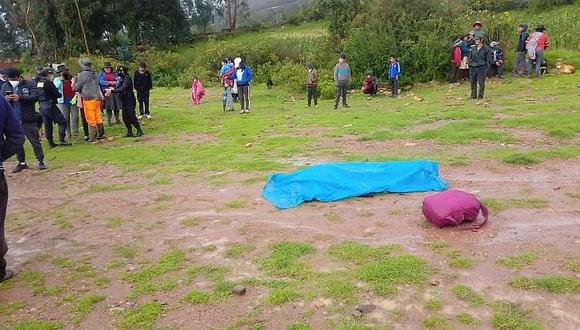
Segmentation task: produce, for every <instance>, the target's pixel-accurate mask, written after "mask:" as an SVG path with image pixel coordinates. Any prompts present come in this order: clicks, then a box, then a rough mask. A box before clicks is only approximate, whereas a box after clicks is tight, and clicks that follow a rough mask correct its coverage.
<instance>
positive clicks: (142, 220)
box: [0, 141, 580, 329]
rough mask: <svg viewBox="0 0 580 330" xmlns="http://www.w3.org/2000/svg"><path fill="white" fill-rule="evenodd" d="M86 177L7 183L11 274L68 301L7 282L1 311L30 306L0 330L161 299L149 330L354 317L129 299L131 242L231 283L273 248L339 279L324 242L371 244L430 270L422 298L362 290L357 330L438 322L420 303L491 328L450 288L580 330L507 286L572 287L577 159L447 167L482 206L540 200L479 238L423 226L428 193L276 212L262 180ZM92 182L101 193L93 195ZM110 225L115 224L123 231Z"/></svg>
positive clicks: (547, 305)
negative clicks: (310, 248)
mask: <svg viewBox="0 0 580 330" xmlns="http://www.w3.org/2000/svg"><path fill="white" fill-rule="evenodd" d="M353 143H355V142H354V141H347V143H346V144H345V145H346V146H347V147H349V148H350V147H352V148H362V149H364V148H367V149H373V148H379V147H384V146H377V145H372V144H371V143H368V144H364V142H359V143H363V144H364V145H358V146H349V144H353ZM397 143H398V144H400V145H402V146H406V147H407V148H418V149H421V150H422V149H425V148H431V147H432V146H430V145H429V143H418V144H417V145H406V144H405V142H404V141H403V142H400V143H399V142H397ZM391 147H392V146H391ZM290 161H291V162H292V161H293V160H290ZM302 161H304V160H302ZM318 161H320V160H319V159H312V160H310V159H308V160H306V161H305V162H306V163H310V162H312V163H316V162H318ZM86 165H87V164H78V165H77V166H71V167H64V168H60V169H54V170H50V171H48V172H44V173H39V172H38V171H25V172H23V173H21V174H18V175H14V174H10V175H9V176H8V182H9V185H10V193H11V195H10V201H9V216H8V220H7V228H8V231H7V236H8V244H9V246H10V251H9V253H8V256H7V259H8V263H9V266H10V267H11V268H12V269H14V270H15V271H17V272H23V271H31V270H32V271H40V272H42V273H43V274H44V277H45V280H46V283H45V286H46V287H65V290H64V291H63V292H58V293H56V294H52V295H51V294H39V293H35V292H34V290H33V288H32V287H31V285H30V284H29V283H27V282H26V281H24V280H23V279H19V278H18V277H17V278H16V279H15V280H14V281H13V284H11V285H10V286H6V287H3V288H1V289H0V297H1V301H2V302H14V301H19V302H23V303H24V305H23V307H21V308H20V309H18V310H16V311H14V312H12V313H10V314H9V315H8V314H5V315H1V314H0V322H1V324H2V325H3V326H7V327H10V326H11V325H13V324H15V323H14V322H16V321H21V320H30V319H37V320H55V321H60V322H63V324H64V327H65V328H67V329H68V328H71V329H72V328H84V329H106V328H115V327H116V326H117V324H118V323H117V322H118V319H117V318H118V313H122V312H124V311H126V310H129V309H131V308H134V306H139V305H140V304H142V303H145V302H147V301H159V302H161V303H162V304H163V306H165V308H164V312H163V314H162V316H161V317H160V318H159V319H158V320H157V322H156V323H155V326H154V327H155V328H170V329H173V328H182V329H206V328H210V327H218V328H220V327H228V326H233V327H239V328H248V329H249V328H253V327H254V326H257V325H260V326H263V327H265V328H267V329H285V328H286V327H287V326H288V325H289V324H292V323H295V322H297V321H298V320H306V321H307V322H308V323H310V325H311V326H312V327H313V328H316V329H320V328H327V327H328V320H340V318H341V317H347V318H349V317H350V316H349V314H348V313H347V314H346V315H344V311H342V310H341V309H340V307H341V304H342V303H340V302H337V301H333V300H332V299H323V298H322V297H312V298H311V299H302V300H298V301H293V302H289V303H286V304H282V305H279V306H264V305H263V304H262V303H260V301H261V300H262V299H263V298H264V297H265V296H267V294H268V289H266V288H262V287H259V286H256V287H248V293H247V294H246V295H245V296H241V297H239V296H232V297H231V298H230V299H228V300H226V301H220V302H216V303H213V304H209V305H192V304H189V303H187V302H184V301H183V300H182V297H183V296H184V295H185V294H186V293H187V292H188V291H189V290H191V289H192V288H194V287H196V288H204V287H207V286H208V285H209V284H208V283H207V282H204V280H197V281H194V282H193V283H187V284H183V285H178V286H177V287H176V288H174V289H173V290H168V291H158V292H154V293H152V294H150V295H144V296H141V297H139V298H137V299H135V300H133V301H131V300H128V299H126V297H127V295H128V294H129V292H130V291H131V289H132V287H131V283H128V282H126V281H124V280H123V279H122V274H123V273H125V272H132V271H134V270H137V269H140V268H141V267H143V263H140V262H139V261H138V260H137V261H133V262H130V261H126V262H124V263H123V264H122V265H120V266H119V267H111V266H110V264H111V262H113V261H115V260H117V259H118V258H117V257H115V256H114V254H113V252H112V246H113V245H115V244H128V243H131V244H135V245H137V246H138V247H139V249H140V250H139V257H140V258H141V259H147V260H149V261H150V262H153V263H154V262H155V260H157V258H158V257H159V256H160V255H162V254H164V253H166V252H167V251H169V250H170V249H172V248H179V249H182V250H184V251H187V253H188V257H187V258H188V259H187V262H186V263H188V264H207V263H209V264H216V265H225V266H227V267H229V268H230V269H231V272H230V273H229V274H228V275H227V276H226V278H227V279H228V280H231V281H240V280H243V279H244V278H251V277H261V276H262V274H261V273H260V271H259V269H258V267H257V265H256V262H255V260H256V258H259V257H261V256H264V255H267V254H268V251H269V250H268V245H269V244H270V243H272V242H275V241H281V240H292V241H308V242H310V243H312V244H313V245H314V246H315V247H316V248H317V250H318V251H319V252H318V253H317V254H316V255H314V256H313V257H312V258H311V259H310V260H309V262H310V264H311V266H312V267H313V268H314V269H315V270H317V271H336V270H340V269H341V268H342V267H344V266H343V265H341V264H340V263H338V262H336V261H335V260H333V259H332V258H329V257H328V256H327V255H325V253H324V251H325V250H326V249H327V248H328V247H329V246H330V245H331V244H334V243H340V242H343V241H346V240H353V241H358V242H363V243H366V244H370V245H373V246H374V245H384V244H400V245H401V246H402V247H403V249H404V250H405V251H406V252H407V253H410V254H414V255H418V256H421V257H423V258H425V259H426V260H428V261H429V262H430V263H431V264H432V265H433V266H434V267H435V268H436V269H437V271H436V272H435V273H434V275H432V276H431V278H430V279H429V281H428V283H426V284H425V286H423V287H421V288H420V289H417V288H415V287H408V286H402V287H400V288H399V289H400V290H399V293H398V294H397V295H395V296H393V297H385V298H377V297H376V296H374V295H372V294H370V293H368V292H364V290H363V294H362V296H361V299H360V302H369V303H372V304H375V305H376V306H378V308H377V309H375V310H374V311H373V312H372V313H370V314H368V315H366V316H365V319H364V320H363V321H362V323H363V324H365V323H366V324H371V325H375V324H376V325H379V324H383V323H387V324H391V325H392V326H393V327H394V328H397V329H417V328H422V327H423V319H424V318H425V317H426V316H427V315H430V314H432V312H430V311H428V310H427V309H426V308H425V306H424V304H423V301H424V299H427V298H428V297H430V296H433V295H436V296H438V297H440V298H441V301H442V302H443V306H442V308H441V310H440V311H439V312H437V314H439V315H442V316H443V317H445V318H448V319H450V320H452V324H453V325H454V326H455V327H457V328H464V327H466V326H464V325H461V324H460V323H458V322H457V321H454V320H455V316H456V315H457V314H459V313H461V312H464V311H465V312H468V313H470V314H471V315H474V316H476V317H477V318H480V319H481V320H483V323H482V324H481V325H480V328H491V323H490V318H491V315H492V313H493V311H492V309H491V308H489V307H485V306H482V307H473V306H470V305H469V304H467V303H466V302H463V301H460V300H457V299H455V298H454V297H453V294H452V293H451V292H450V291H451V290H450V288H451V287H452V286H453V285H456V284H465V285H469V286H471V287H472V288H473V290H474V291H476V292H479V293H480V294H481V295H482V296H483V297H484V299H485V301H486V302H488V303H491V302H493V301H499V300H509V301H512V302H515V303H519V304H522V306H523V307H524V308H525V309H526V310H529V311H530V317H533V318H534V319H536V320H539V321H540V323H542V324H543V325H544V326H546V327H548V328H553V329H578V328H579V327H580V314H579V313H578V311H579V310H580V297H579V296H578V295H577V294H576V295H574V294H563V295H562V294H550V293H547V292H544V291H523V290H519V289H514V288H512V287H510V286H508V285H507V281H508V279H509V278H511V277H512V276H514V275H517V274H521V275H525V276H546V275H556V274H561V275H565V276H572V277H576V278H578V277H579V276H580V274H579V273H578V272H577V271H576V272H575V271H573V270H570V269H568V268H567V266H566V265H567V263H568V262H570V261H574V260H576V261H577V260H578V259H579V258H580V199H578V198H579V197H580V196H578V194H579V193H580V181H579V178H580V162H579V161H578V160H568V161H562V160H549V161H546V162H544V163H542V164H539V165H534V166H531V167H526V166H509V165H505V164H502V163H499V162H478V163H471V164H469V166H454V167H442V168H441V169H440V170H441V175H442V177H443V178H444V179H445V180H447V181H448V182H449V183H450V185H451V187H453V188H457V189H462V190H465V191H468V192H473V193H475V194H477V195H478V196H479V197H481V198H493V199H496V200H504V199H506V200H507V199H518V198H527V199H530V198H536V199H545V200H547V201H548V206H547V207H545V208H518V207H515V208H508V209H506V210H503V211H501V212H492V214H491V219H490V223H489V225H488V226H486V227H484V228H483V229H482V230H480V231H479V232H472V231H470V230H466V229H469V228H467V227H461V228H446V229H442V230H440V229H436V228H433V227H432V226H430V225H427V224H426V223H425V220H424V219H423V217H422V215H421V211H420V208H421V202H422V199H423V197H425V196H426V195H428V194H423V193H418V194H407V195H402V194H387V195H379V196H374V197H370V198H355V199H350V200H346V201H340V202H335V203H328V204H322V203H309V204H305V205H302V206H301V207H298V208H295V209H291V210H286V211H279V210H276V209H275V208H273V207H272V206H271V205H270V204H269V203H268V202H267V201H265V200H264V199H263V198H262V197H261V188H262V187H263V185H264V183H265V182H264V179H265V178H264V179H261V176H262V175H263V174H227V173H226V174H225V176H224V178H226V179H227V180H224V179H222V180H220V181H219V182H215V180H213V181H212V179H211V177H208V176H207V175H202V176H196V175H178V176H174V177H171V182H167V184H158V185H152V184H151V180H152V177H154V176H155V173H151V171H146V172H143V173H140V172H132V173H125V172H123V171H120V170H119V169H117V168H113V167H107V166H100V167H98V168H93V169H89V170H86V169H85V168H86V167H87V166H86ZM246 179H251V180H247V181H244V180H246ZM224 181H225V182H231V183H227V184H225V183H223V182H224ZM94 184H101V185H104V186H103V187H104V188H102V189H100V190H99V189H93V190H91V189H89V187H90V186H91V185H94ZM107 187H114V188H107ZM231 201H243V203H242V204H243V205H241V206H232V205H233V204H231V203H228V202H231ZM228 205H229V206H228ZM111 219H118V220H117V223H115V222H114V221H113V222H111V221H112V220H111ZM186 219H195V223H193V224H192V225H190V226H184V225H183V221H184V220H186ZM437 240H444V241H446V242H447V243H448V244H449V245H450V247H452V248H456V249H459V250H460V251H461V253H462V254H463V255H465V256H469V257H471V258H472V259H473V260H474V261H475V263H474V266H473V268H471V269H453V268H451V267H450V266H449V265H448V263H447V258H446V257H445V256H443V255H440V254H437V253H435V252H434V251H433V250H432V249H431V248H430V247H429V246H428V243H430V242H433V241H437ZM232 243H249V244H252V245H254V246H255V247H256V249H255V250H253V251H252V252H250V253H249V254H247V255H244V256H241V257H235V258H231V257H226V256H225V255H224V251H225V250H226V248H227V246H229V245H231V244H232ZM526 251H536V252H538V253H539V258H538V259H537V261H535V262H534V263H533V264H532V265H531V266H529V267H526V268H525V269H523V270H521V271H516V270H511V269H508V268H505V267H501V266H500V265H498V262H497V261H498V259H499V258H501V257H505V256H511V255H515V254H518V253H522V252H526ZM57 257H65V258H68V259H70V260H73V261H77V260H84V262H88V263H89V264H90V265H92V267H93V268H94V270H96V272H97V273H98V276H104V277H106V278H108V279H109V280H110V283H108V284H107V285H103V286H94V285H93V284H92V282H90V281H89V280H87V279H86V278H77V279H72V280H71V278H70V277H69V276H68V275H66V272H67V271H66V270H63V268H62V267H59V266H57V265H55V264H54V262H52V260H53V259H54V258H57ZM179 283H181V282H179ZM89 292H90V293H94V294H99V295H102V296H104V297H105V298H104V300H103V301H101V302H99V303H97V304H96V305H95V308H94V309H93V310H92V311H90V313H88V315H87V316H86V317H85V318H84V320H82V322H80V324H75V323H74V322H72V321H71V308H72V306H73V303H72V302H71V300H67V299H66V297H67V294H71V293H72V294H74V295H77V296H80V295H83V294H86V293H89Z"/></svg>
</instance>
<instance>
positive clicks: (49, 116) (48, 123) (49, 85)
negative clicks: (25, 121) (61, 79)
mask: <svg viewBox="0 0 580 330" xmlns="http://www.w3.org/2000/svg"><path fill="white" fill-rule="evenodd" d="M38 76H39V80H38V81H37V82H36V91H37V93H38V103H39V104H40V115H41V116H42V121H43V122H44V135H45V136H46V140H47V141H48V146H49V147H51V148H54V147H56V146H70V145H71V143H70V142H68V141H66V128H67V125H66V124H67V123H66V119H65V118H64V116H63V115H62V112H60V110H59V109H58V107H57V106H56V104H57V102H58V99H59V98H61V97H62V94H61V93H60V92H59V91H58V88H56V86H55V85H54V83H53V81H54V70H53V69H51V68H48V67H47V68H44V69H42V71H40V74H39V75H38ZM54 124H57V125H58V143H56V144H55V143H54V137H53V126H54Z"/></svg>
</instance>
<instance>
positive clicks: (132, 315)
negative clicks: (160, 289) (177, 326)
mask: <svg viewBox="0 0 580 330" xmlns="http://www.w3.org/2000/svg"><path fill="white" fill-rule="evenodd" d="M162 313H163V305H162V304H161V303H160V302H157V301H154V302H149V303H145V304H143V305H139V306H137V307H135V308H132V309H129V310H128V311H126V312H125V313H124V314H123V316H122V318H121V320H120V321H119V327H120V328H121V329H146V328H152V327H153V324H154V323H155V321H157V319H158V318H159V317H160V316H161V314H162Z"/></svg>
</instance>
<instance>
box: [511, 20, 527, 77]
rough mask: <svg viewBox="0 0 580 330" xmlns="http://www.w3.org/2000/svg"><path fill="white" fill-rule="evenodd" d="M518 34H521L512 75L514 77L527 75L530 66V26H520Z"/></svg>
mask: <svg viewBox="0 0 580 330" xmlns="http://www.w3.org/2000/svg"><path fill="white" fill-rule="evenodd" d="M518 33H519V34H520V36H519V39H518V47H517V49H516V52H517V54H516V59H515V61H514V71H513V72H512V74H513V75H514V76H516V75H517V76H522V75H527V74H528V73H527V71H528V64H527V63H526V53H527V52H528V51H527V50H526V40H527V39H528V37H529V36H530V34H529V33H528V24H520V25H518Z"/></svg>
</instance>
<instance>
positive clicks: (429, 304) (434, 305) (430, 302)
mask: <svg viewBox="0 0 580 330" xmlns="http://www.w3.org/2000/svg"><path fill="white" fill-rule="evenodd" d="M442 307H443V302H442V301H441V298H439V297H433V298H429V299H427V300H425V308H426V309H427V310H430V311H435V310H439V309H441V308H442Z"/></svg>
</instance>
